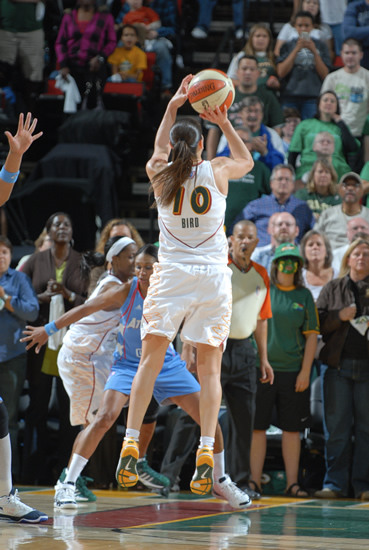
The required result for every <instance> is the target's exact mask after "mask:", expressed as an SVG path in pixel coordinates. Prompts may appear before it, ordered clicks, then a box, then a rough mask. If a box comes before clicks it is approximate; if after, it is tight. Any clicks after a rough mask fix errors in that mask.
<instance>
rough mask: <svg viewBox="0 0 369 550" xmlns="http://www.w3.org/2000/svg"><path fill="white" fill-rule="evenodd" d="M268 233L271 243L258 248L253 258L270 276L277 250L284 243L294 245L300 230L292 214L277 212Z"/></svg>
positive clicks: (273, 216) (270, 223) (272, 216)
mask: <svg viewBox="0 0 369 550" xmlns="http://www.w3.org/2000/svg"><path fill="white" fill-rule="evenodd" d="M268 233H269V234H270V243H269V244H267V245H265V246H259V247H258V248H256V250H255V251H254V252H253V254H252V257H251V258H252V260H253V261H254V262H257V263H258V264H260V265H262V266H263V267H265V269H266V270H267V272H268V274H269V273H270V268H271V265H272V260H273V257H274V252H275V249H276V248H277V247H278V246H279V245H280V244H283V243H294V242H295V239H296V237H297V235H298V233H299V228H298V225H297V224H296V220H295V218H294V217H293V216H292V214H289V213H288V212H276V213H275V214H272V215H271V216H270V218H269V224H268Z"/></svg>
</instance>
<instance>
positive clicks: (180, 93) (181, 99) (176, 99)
mask: <svg viewBox="0 0 369 550" xmlns="http://www.w3.org/2000/svg"><path fill="white" fill-rule="evenodd" d="M192 78H193V75H192V74H188V75H187V76H186V77H185V78H184V79H183V80H182V82H181V84H180V86H179V88H178V90H177V91H176V93H175V94H174V96H173V97H172V99H171V100H170V102H169V103H171V104H174V105H175V106H176V107H177V108H178V107H182V105H183V104H184V103H186V101H187V94H188V85H189V83H190V82H191V80H192Z"/></svg>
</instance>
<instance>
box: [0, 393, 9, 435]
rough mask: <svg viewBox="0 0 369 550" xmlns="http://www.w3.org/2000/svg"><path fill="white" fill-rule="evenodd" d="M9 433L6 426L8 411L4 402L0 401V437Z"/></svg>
mask: <svg viewBox="0 0 369 550" xmlns="http://www.w3.org/2000/svg"><path fill="white" fill-rule="evenodd" d="M8 433H9V426H8V411H7V410H6V407H5V405H4V402H3V401H1V402H0V439H3V438H4V437H6V436H7V435H8Z"/></svg>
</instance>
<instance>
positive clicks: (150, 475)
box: [137, 457, 170, 490]
mask: <svg viewBox="0 0 369 550" xmlns="http://www.w3.org/2000/svg"><path fill="white" fill-rule="evenodd" d="M137 473H138V479H139V480H140V481H141V483H142V484H143V485H145V486H146V487H148V488H149V489H154V490H156V489H159V490H160V489H164V488H166V487H169V486H170V480H169V479H168V478H167V476H165V475H163V474H159V472H156V471H155V470H154V469H153V468H151V466H149V463H148V462H147V460H146V457H145V458H142V459H140V460H139V461H138V462H137Z"/></svg>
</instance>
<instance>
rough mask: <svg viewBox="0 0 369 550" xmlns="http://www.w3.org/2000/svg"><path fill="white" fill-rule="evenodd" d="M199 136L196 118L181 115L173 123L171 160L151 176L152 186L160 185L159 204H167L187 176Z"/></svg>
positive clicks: (195, 155) (193, 159)
mask: <svg viewBox="0 0 369 550" xmlns="http://www.w3.org/2000/svg"><path fill="white" fill-rule="evenodd" d="M201 137H202V134H201V124H200V122H199V121H198V120H197V119H194V118H192V117H183V118H181V119H180V120H179V121H178V122H176V123H175V124H173V126H172V128H171V130H170V136H169V138H170V142H171V144H172V146H173V152H172V162H171V164H170V165H169V166H167V167H165V168H164V170H161V171H160V172H159V173H158V174H156V175H155V176H154V177H153V178H152V184H153V185H154V186H157V185H160V186H161V191H160V197H159V198H158V202H159V203H160V204H161V205H163V206H168V205H169V204H170V203H171V202H172V201H173V199H174V197H175V196H176V193H177V191H178V189H179V188H180V187H181V185H182V184H183V183H184V182H185V181H186V180H187V179H188V178H189V176H190V174H191V170H192V166H193V163H194V161H195V160H196V158H197V146H198V144H199V142H200V140H201Z"/></svg>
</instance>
